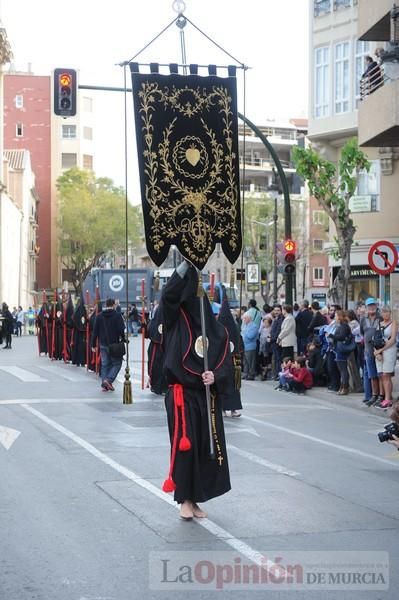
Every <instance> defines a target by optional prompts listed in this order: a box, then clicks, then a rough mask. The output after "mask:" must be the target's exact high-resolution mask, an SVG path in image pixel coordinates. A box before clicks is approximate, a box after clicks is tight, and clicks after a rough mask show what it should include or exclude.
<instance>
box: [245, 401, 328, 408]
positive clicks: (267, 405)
mask: <svg viewBox="0 0 399 600" xmlns="http://www.w3.org/2000/svg"><path fill="white" fill-rule="evenodd" d="M247 406H254V407H255V408H260V407H263V408H303V409H307V410H334V409H333V408H332V407H331V406H321V405H320V404H317V405H312V404H285V403H284V402H280V403H278V404H277V403H276V404H271V403H270V402H246V401H245V400H244V408H246V407H247Z"/></svg>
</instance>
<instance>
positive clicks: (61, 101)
mask: <svg viewBox="0 0 399 600" xmlns="http://www.w3.org/2000/svg"><path fill="white" fill-rule="evenodd" d="M77 88H78V86H77V75H76V71H75V69H54V114H56V115H58V116H59V117H74V116H75V115H76V94H77Z"/></svg>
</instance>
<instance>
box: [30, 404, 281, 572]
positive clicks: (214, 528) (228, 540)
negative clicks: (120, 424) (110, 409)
mask: <svg viewBox="0 0 399 600" xmlns="http://www.w3.org/2000/svg"><path fill="white" fill-rule="evenodd" d="M22 407H23V408H24V409H25V410H27V411H28V412H30V413H31V414H32V415H34V416H35V417H37V418H38V419H40V420H41V421H43V422H44V423H47V425H49V426H50V427H52V428H53V429H55V430H56V431H59V432H60V433H62V434H63V435H65V436H66V437H67V438H69V439H70V440H72V441H73V442H75V444H77V445H78V446H81V447H82V448H84V449H85V450H87V452H89V453H90V454H91V455H92V456H94V457H95V458H98V460H101V461H102V462H103V463H104V464H106V465H108V466H109V467H111V469H114V470H115V471H116V472H117V473H120V474H121V475H123V476H124V477H126V479H129V480H130V481H133V482H134V483H135V484H136V485H138V486H140V487H141V488H143V489H145V490H147V491H148V492H149V493H150V494H152V495H153V496H156V497H157V498H159V499H160V500H162V501H163V502H166V503H167V504H169V505H170V506H172V507H173V508H175V509H177V508H178V506H177V505H176V503H175V501H174V500H173V498H172V496H171V495H169V494H166V493H165V492H163V491H162V490H161V489H160V488H158V487H156V486H155V485H153V484H152V483H150V482H149V481H147V480H146V479H143V478H142V477H140V476H139V475H137V474H136V473H134V472H133V471H131V470H130V469H127V468H126V467H124V466H122V465H120V464H119V463H117V462H116V461H115V460H114V459H112V458H110V457H109V456H108V455H107V454H105V453H104V452H101V451H100V450H98V449H97V448H95V446H93V445H92V444H90V443H89V442H86V440H84V439H83V438H81V437H79V436H78V435H76V434H75V433H73V432H72V431H70V430H69V429H66V428H65V427H63V426H62V425H60V424H59V423H57V422H56V421H54V420H53V419H50V418H49V417H47V416H46V415H44V414H43V413H41V412H39V411H38V410H36V409H35V408H32V407H31V406H28V405H27V404H22ZM195 522H196V524H197V525H199V526H201V527H203V528H204V529H206V530H207V531H209V533H211V534H212V535H214V536H215V537H216V538H218V539H219V540H222V541H223V542H224V543H225V544H227V545H228V546H230V548H233V549H234V550H236V551H237V552H239V553H240V554H242V555H243V556H246V557H247V558H248V559H249V560H250V561H252V562H253V563H255V564H257V565H259V566H260V567H262V566H263V567H264V568H265V567H266V569H271V568H273V569H281V566H277V564H276V563H273V562H272V561H271V560H265V557H264V555H263V554H262V553H261V552H258V551H257V550H255V549H254V548H252V547H251V546H249V545H248V544H246V543H245V542H243V541H242V540H239V539H238V538H236V537H234V535H233V534H232V533H230V532H229V531H227V530H226V529H224V528H223V527H220V526H219V525H217V524H216V523H214V522H213V521H211V520H210V519H198V520H196V521H195Z"/></svg>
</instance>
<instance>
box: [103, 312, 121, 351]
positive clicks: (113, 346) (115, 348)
mask: <svg viewBox="0 0 399 600" xmlns="http://www.w3.org/2000/svg"><path fill="white" fill-rule="evenodd" d="M104 330H105V335H106V338H107V342H108V344H107V345H108V351H109V354H110V356H111V358H117V359H119V360H121V359H122V358H123V357H124V356H125V354H126V346H125V342H113V343H112V344H110V343H109V337H108V329H107V324H106V322H105V319H104Z"/></svg>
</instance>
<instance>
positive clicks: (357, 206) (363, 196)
mask: <svg viewBox="0 0 399 600" xmlns="http://www.w3.org/2000/svg"><path fill="white" fill-rule="evenodd" d="M380 179H381V173H380V162H379V161H378V160H372V161H370V171H369V172H368V173H367V171H361V172H360V173H359V174H358V176H357V188H356V191H355V194H354V195H353V197H352V198H351V201H350V204H349V208H350V209H351V211H352V212H377V211H378V210H380V208H379V199H380Z"/></svg>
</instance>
